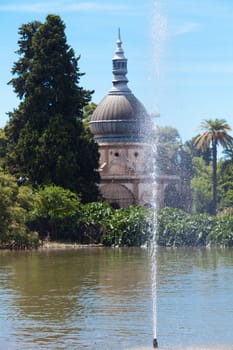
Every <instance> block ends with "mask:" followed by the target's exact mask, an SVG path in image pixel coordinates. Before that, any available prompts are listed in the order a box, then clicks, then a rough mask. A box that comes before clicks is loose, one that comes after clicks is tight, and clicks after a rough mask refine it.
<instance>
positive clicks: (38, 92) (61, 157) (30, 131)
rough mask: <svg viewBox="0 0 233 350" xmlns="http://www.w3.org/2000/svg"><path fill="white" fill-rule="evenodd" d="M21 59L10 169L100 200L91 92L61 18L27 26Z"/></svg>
mask: <svg viewBox="0 0 233 350" xmlns="http://www.w3.org/2000/svg"><path fill="white" fill-rule="evenodd" d="M19 34H20V40H19V41H18V44H19V50H18V54H19V55H20V58H19V60H18V62H16V63H15V64H14V66H13V69H12V73H13V75H14V76H16V77H14V78H13V79H12V80H11V81H10V84H12V86H13V88H14V91H15V92H16V94H17V95H18V97H19V98H20V100H21V102H20V104H19V106H18V108H17V109H16V110H14V111H13V112H12V113H9V123H8V125H7V126H6V134H7V136H8V139H9V147H8V153H7V155H8V157H7V165H8V167H9V169H10V171H11V172H12V173H13V174H16V175H17V176H20V175H23V176H27V177H28V178H29V179H30V180H31V182H32V183H33V184H34V183H36V184H55V185H58V186H61V187H64V188H67V189H70V190H71V191H74V192H76V193H80V194H81V196H82V201H83V202H89V201H94V200H96V199H97V196H98V189H97V183H98V181H99V174H98V171H97V169H98V159H99V155H98V146H97V144H96V143H95V142H94V140H93V139H92V138H91V137H90V135H89V133H88V132H87V131H86V129H85V128H84V125H83V111H84V106H86V105H87V104H88V102H89V101H90V99H91V94H92V92H91V91H88V90H84V89H83V88H82V87H80V86H79V81H80V77H81V76H82V73H80V72H79V67H78V61H79V57H78V58H76V57H75V54H74V51H73V49H72V48H71V47H70V46H69V45H68V44H67V40H66V36H65V25H64V23H63V22H62V20H61V19H60V17H59V16H55V15H48V16H47V18H46V21H45V23H39V22H33V23H29V24H26V25H23V26H22V27H21V28H20V30H19Z"/></svg>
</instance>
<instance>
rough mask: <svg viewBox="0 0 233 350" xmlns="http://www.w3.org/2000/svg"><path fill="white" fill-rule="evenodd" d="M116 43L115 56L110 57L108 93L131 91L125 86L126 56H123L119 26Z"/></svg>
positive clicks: (126, 81) (126, 80)
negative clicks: (109, 87)
mask: <svg viewBox="0 0 233 350" xmlns="http://www.w3.org/2000/svg"><path fill="white" fill-rule="evenodd" d="M116 44H117V47H116V51H115V56H114V57H113V59H112V65H113V69H112V73H113V80H112V83H113V87H112V89H111V90H110V92H109V93H110V94H111V93H114V94H115V93H119V94H121V93H131V91H130V89H129V88H128V86H127V83H128V79H127V77H126V74H127V72H128V71H127V58H125V56H124V50H123V49H122V41H121V32H120V28H119V29H118V38H117V41H116Z"/></svg>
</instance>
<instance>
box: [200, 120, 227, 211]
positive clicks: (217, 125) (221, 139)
mask: <svg viewBox="0 0 233 350" xmlns="http://www.w3.org/2000/svg"><path fill="white" fill-rule="evenodd" d="M201 129H202V130H203V131H204V132H203V134H201V135H199V136H197V138H196V140H195V145H196V147H197V148H198V149H200V150H202V151H205V150H207V149H210V150H211V153H212V159H213V163H212V164H213V173H212V175H213V177H212V184H213V201H212V210H211V212H212V214H213V215H215V214H216V208H217V147H218V145H221V146H222V147H223V148H229V147H230V146H232V144H233V138H232V136H231V135H229V131H230V130H231V127H230V126H229V124H227V122H226V120H225V119H215V120H211V119H209V120H204V121H203V122H202V124H201Z"/></svg>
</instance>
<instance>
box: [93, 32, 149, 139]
mask: <svg viewBox="0 0 233 350" xmlns="http://www.w3.org/2000/svg"><path fill="white" fill-rule="evenodd" d="M121 44H122V42H121V38H120V32H119V36H118V40H117V49H116V52H115V56H114V57H113V59H112V62H113V70H112V72H113V80H112V82H113V86H112V88H111V90H110V91H109V93H108V95H107V96H105V97H104V99H103V100H102V101H101V102H100V103H99V105H98V106H97V108H96V109H95V111H94V113H93V114H92V116H91V119H90V122H89V126H90V130H91V132H92V134H93V135H94V138H95V140H96V141H97V142H144V141H145V140H146V138H147V136H148V133H147V131H148V130H150V129H151V128H150V124H149V123H150V118H149V116H148V114H147V112H146V109H145V108H144V106H143V105H142V103H141V102H140V101H139V100H138V99H137V98H136V97H135V96H134V95H133V94H132V92H131V90H130V89H129V88H128V86H127V83H128V79H127V78H126V74H127V59H126V58H125V56H124V51H123V49H122V46H121Z"/></svg>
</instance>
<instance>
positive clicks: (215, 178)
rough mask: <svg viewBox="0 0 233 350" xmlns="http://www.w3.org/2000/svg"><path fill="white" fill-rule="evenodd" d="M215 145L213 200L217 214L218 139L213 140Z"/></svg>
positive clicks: (214, 213) (214, 212)
mask: <svg viewBox="0 0 233 350" xmlns="http://www.w3.org/2000/svg"><path fill="white" fill-rule="evenodd" d="M212 145H213V202H212V214H213V215H216V209H217V143H216V140H215V139H213V140H212Z"/></svg>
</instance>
